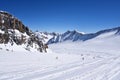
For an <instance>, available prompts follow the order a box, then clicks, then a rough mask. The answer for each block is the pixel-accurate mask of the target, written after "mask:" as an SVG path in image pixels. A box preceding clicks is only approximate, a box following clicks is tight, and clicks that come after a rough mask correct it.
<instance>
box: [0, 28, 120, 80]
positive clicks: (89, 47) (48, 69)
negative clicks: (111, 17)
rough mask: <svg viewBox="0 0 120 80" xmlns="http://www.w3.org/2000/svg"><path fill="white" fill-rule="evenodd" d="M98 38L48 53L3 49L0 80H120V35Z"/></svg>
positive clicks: (53, 48)
mask: <svg viewBox="0 0 120 80" xmlns="http://www.w3.org/2000/svg"><path fill="white" fill-rule="evenodd" d="M116 32H117V33H116ZM98 34H99V35H98V36H96V37H94V38H92V39H90V40H87V41H76V42H72V41H66V42H62V43H55V44H51V45H49V50H48V53H38V52H37V51H36V52H34V51H33V52H29V51H24V50H22V51H18V50H17V48H16V51H12V50H10V51H7V49H8V48H9V47H7V46H8V45H0V80H120V51H119V50H120V45H119V43H120V35H119V31H118V30H117V31H116V30H112V31H107V32H105V33H101V32H99V33H98ZM13 48H14V47H13Z"/></svg>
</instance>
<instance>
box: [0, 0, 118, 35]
mask: <svg viewBox="0 0 120 80" xmlns="http://www.w3.org/2000/svg"><path fill="white" fill-rule="evenodd" d="M0 10H4V11H8V12H10V13H11V14H13V15H15V16H16V17H17V18H19V19H20V20H22V22H23V23H24V24H25V25H27V26H29V27H30V29H32V30H34V31H35V30H39V31H48V32H54V31H55V32H65V31H66V30H74V29H75V30H78V31H82V32H86V33H90V32H96V31H98V30H101V29H106V28H112V27H117V26H120V0H0Z"/></svg>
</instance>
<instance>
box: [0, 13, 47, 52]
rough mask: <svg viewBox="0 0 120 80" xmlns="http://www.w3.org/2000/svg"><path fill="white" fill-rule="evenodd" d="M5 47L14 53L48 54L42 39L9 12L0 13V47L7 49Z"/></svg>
mask: <svg viewBox="0 0 120 80" xmlns="http://www.w3.org/2000/svg"><path fill="white" fill-rule="evenodd" d="M5 46H6V47H7V48H6V49H7V50H12V51H14V50H18V49H22V50H23V49H25V50H28V51H40V52H43V51H45V52H46V48H47V45H46V44H44V43H43V42H42V39H40V38H38V37H37V36H36V35H35V33H33V32H32V31H31V30H30V29H29V28H28V27H27V26H25V25H24V24H23V23H22V21H20V20H19V19H17V18H16V17H14V16H13V15H11V14H10V13H8V12H4V11H0V47H1V48H2V47H4V48H5ZM8 46H9V47H8ZM10 47H11V48H10ZM16 47H18V48H17V49H16Z"/></svg>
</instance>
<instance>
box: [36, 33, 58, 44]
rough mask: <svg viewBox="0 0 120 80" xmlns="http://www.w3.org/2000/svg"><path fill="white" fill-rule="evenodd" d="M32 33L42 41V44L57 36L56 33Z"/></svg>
mask: <svg viewBox="0 0 120 80" xmlns="http://www.w3.org/2000/svg"><path fill="white" fill-rule="evenodd" d="M34 33H35V36H36V37H38V38H39V39H40V40H42V42H43V43H47V42H48V41H49V40H50V39H51V38H53V37H54V36H57V35H59V34H58V33H55V32H52V33H48V32H39V31H36V32H34Z"/></svg>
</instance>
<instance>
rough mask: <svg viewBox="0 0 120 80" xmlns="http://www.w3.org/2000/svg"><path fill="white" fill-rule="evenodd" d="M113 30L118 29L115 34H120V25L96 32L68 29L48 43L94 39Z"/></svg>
mask: <svg viewBox="0 0 120 80" xmlns="http://www.w3.org/2000/svg"><path fill="white" fill-rule="evenodd" d="M112 31H116V33H115V34H114V35H119V34H120V27H115V28H111V29H104V30H100V31H98V32H96V33H88V34H82V33H79V32H78V31H76V30H74V31H69V30H68V31H66V32H65V33H63V34H59V35H57V36H54V37H53V38H51V39H50V40H49V41H48V44H52V43H59V42H64V41H68V40H70V41H73V42H74V41H78V40H80V41H86V40H89V39H93V38H95V37H97V36H99V35H101V34H104V33H109V32H112Z"/></svg>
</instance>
